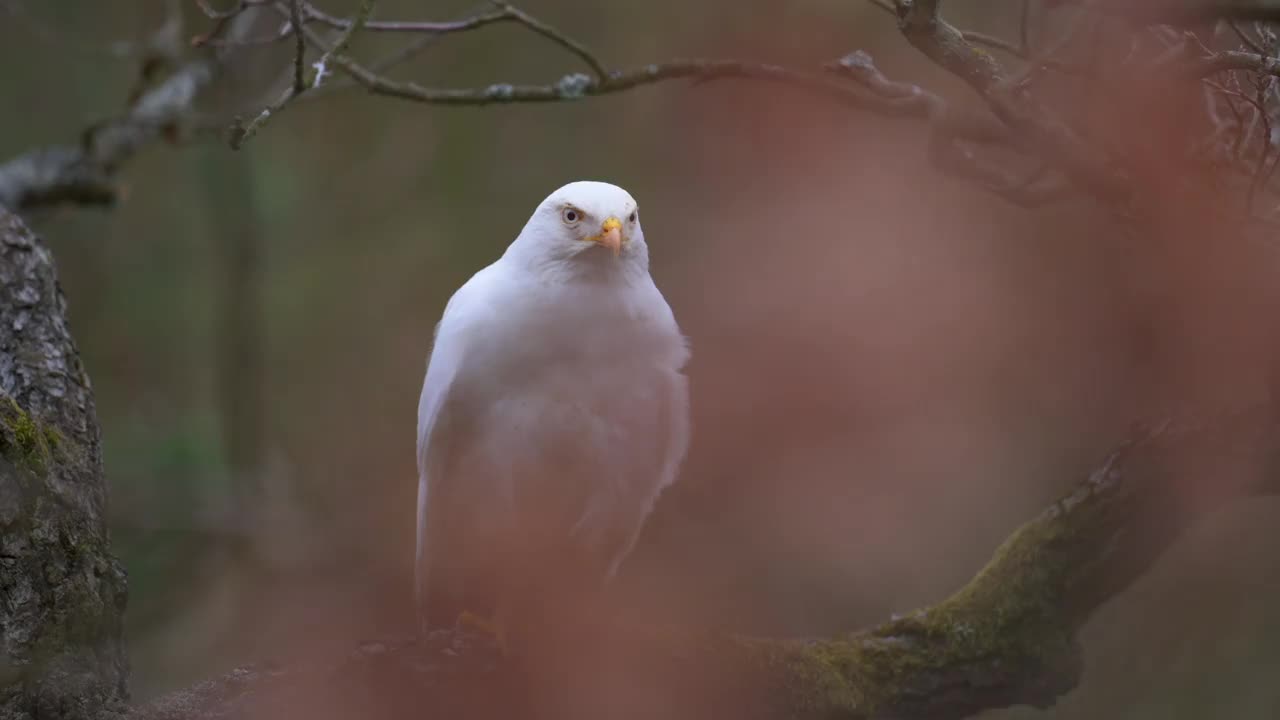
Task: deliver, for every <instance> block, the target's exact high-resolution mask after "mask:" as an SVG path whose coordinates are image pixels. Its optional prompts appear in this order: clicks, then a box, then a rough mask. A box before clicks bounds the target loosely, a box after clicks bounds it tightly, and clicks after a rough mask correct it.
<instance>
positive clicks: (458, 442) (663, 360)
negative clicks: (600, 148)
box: [415, 182, 689, 627]
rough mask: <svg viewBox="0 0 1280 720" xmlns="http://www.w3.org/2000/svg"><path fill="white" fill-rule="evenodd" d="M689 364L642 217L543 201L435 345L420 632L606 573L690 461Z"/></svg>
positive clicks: (591, 187) (423, 425)
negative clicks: (445, 615) (438, 618)
mask: <svg viewBox="0 0 1280 720" xmlns="http://www.w3.org/2000/svg"><path fill="white" fill-rule="evenodd" d="M688 357H689V352H688V349H687V346H686V342H685V339H684V337H683V335H682V334H681V333H680V330H679V328H678V326H677V325H676V322H675V318H674V317H673V315H672V312H671V308H670V307H669V306H668V305H667V302H666V301H665V299H664V298H663V297H662V294H661V293H660V292H659V291H658V289H657V287H656V286H655V285H654V283H653V280H652V278H650V276H649V256H648V248H647V246H646V245H645V240H644V233H643V232H642V231H641V228H640V221H639V217H638V214H637V210H636V203H635V200H634V199H632V197H631V196H630V195H629V194H628V193H627V192H626V191H625V190H623V189H622V188H619V187H617V186H614V185H610V184H607V183H600V182H575V183H571V184H569V185H566V186H564V187H562V188H560V189H559V190H557V191H555V192H554V193H552V194H551V195H550V196H549V197H548V198H547V199H546V200H544V201H543V202H542V203H541V204H540V205H539V206H538V208H537V210H535V211H534V213H533V215H532V217H530V218H529V221H528V223H527V224H526V225H525V226H524V229H523V230H522V231H521V232H520V235H519V236H518V237H517V238H516V239H515V241H514V242H512V243H511V245H510V246H509V247H508V248H507V251H506V253H505V254H503V256H502V257H501V258H500V259H499V260H497V261H496V262H494V263H493V264H492V265H489V266H488V267H486V268H484V269H483V270H481V271H480V272H478V273H476V274H475V275H474V276H473V277H472V278H471V279H470V280H469V281H467V283H466V284H464V285H463V286H462V287H461V288H460V289H459V290H458V291H457V292H456V293H454V295H453V297H452V298H451V299H450V300H449V303H448V305H447V306H446V308H445V311H444V316H443V318H442V319H441V320H440V323H439V325H438V326H437V328H436V334H435V344H434V347H433V349H432V352H431V358H430V361H429V363H428V367H427V374H426V380H425V382H424V384H423V388H422V398H421V401H420V403H419V406H418V473H419V484H418V524H417V556H416V583H415V591H416V594H417V605H418V610H419V616H420V619H421V621H422V622H423V623H424V627H425V625H426V623H427V621H428V620H427V619H428V615H427V611H428V607H429V605H430V604H432V603H436V602H437V601H438V600H441V599H448V600H449V601H450V602H449V603H448V605H451V607H449V610H451V611H456V610H458V609H461V607H459V606H461V605H465V606H466V608H467V609H469V610H480V609H483V608H480V607H476V606H475V604H476V603H482V604H485V605H489V607H490V609H492V610H493V611H494V612H495V613H498V614H502V613H503V612H504V611H510V610H511V609H512V606H517V607H518V606H521V605H526V604H530V603H536V602H538V600H539V599H540V597H542V596H545V595H546V594H548V593H550V592H552V591H553V590H556V589H560V590H564V589H571V588H579V589H583V590H589V589H590V588H592V587H593V586H595V585H598V584H599V583H600V582H602V581H603V580H605V579H607V578H608V577H610V576H611V575H612V574H613V573H614V572H615V571H616V569H617V567H618V565H619V563H620V562H621V561H622V560H623V558H624V557H626V555H627V554H628V553H629V552H630V550H631V548H632V547H633V545H634V544H635V541H636V538H637V536H638V535H639V532H640V529H641V526H642V525H643V523H644V521H645V518H646V517H647V516H648V514H649V512H650V510H651V509H652V508H653V504H654V501H655V500H656V499H657V497H658V494H659V492H660V491H661V490H662V489H663V488H664V487H666V486H667V485H670V484H671V483H672V482H673V481H674V480H675V478H676V474H677V471H678V468H679V465H680V463H681V461H682V459H683V457H684V455H685V451H686V449H687V446H688V437H689V422H688V389H687V384H686V380H685V377H684V375H682V374H681V369H682V367H683V366H684V364H685V362H686V360H687V359H688ZM429 601H430V602H429ZM433 615H434V613H433Z"/></svg>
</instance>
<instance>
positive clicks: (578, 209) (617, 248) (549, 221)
mask: <svg viewBox="0 0 1280 720" xmlns="http://www.w3.org/2000/svg"><path fill="white" fill-rule="evenodd" d="M512 248H513V249H517V250H519V251H520V252H521V254H524V255H526V256H527V257H530V258H531V259H536V260H537V261H539V262H563V261H572V262H573V263H574V264H581V265H583V266H584V269H585V267H598V268H600V269H601V270H602V271H607V270H609V269H611V268H615V267H616V268H619V269H621V268H627V267H641V268H643V269H647V267H648V249H647V248H646V247H645V244H644V233H643V232H642V231H641V229H640V214H639V209H638V208H637V206H636V201H635V199H634V198H632V197H631V194H630V193H628V192H627V191H626V190H623V189H622V188H620V187H618V186H617V185H611V184H609V183H604V182H594V181H579V182H573V183H569V184H568V185H565V186H564V187H562V188H560V189H558V190H556V191H555V192H553V193H551V194H550V195H549V196H547V199H546V200H543V201H542V203H541V204H539V205H538V209H537V210H535V211H534V212H533V216H532V217H530V218H529V222H528V223H526V224H525V227H524V230H522V231H521V233H520V237H518V238H517V239H516V241H515V242H514V243H513V244H512Z"/></svg>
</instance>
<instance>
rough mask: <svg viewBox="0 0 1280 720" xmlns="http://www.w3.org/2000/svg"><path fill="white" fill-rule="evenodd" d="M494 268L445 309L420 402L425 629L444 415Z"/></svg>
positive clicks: (418, 573) (417, 576)
mask: <svg viewBox="0 0 1280 720" xmlns="http://www.w3.org/2000/svg"><path fill="white" fill-rule="evenodd" d="M494 272H495V268H494V266H492V265H491V266H489V267H488V268H485V269H484V270H481V271H480V272H478V273H476V274H475V276H473V277H472V278H471V279H470V280H469V281H467V282H466V283H465V284H464V285H463V286H462V287H461V288H459V289H458V291H457V292H455V293H454V294H453V297H451V298H450V299H449V302H448V304H447V305H446V306H445V310H444V315H443V316H442V317H441V319H440V323H439V324H438V325H437V326H436V330H435V337H434V342H433V344H432V348H431V358H430V360H429V361H428V363H427V374H426V377H425V379H424V380H423V383H422V395H421V397H420V398H419V400H418V518H417V542H416V551H415V554H414V597H415V600H416V605H417V608H418V613H419V622H420V624H422V625H423V627H424V628H425V620H426V614H425V613H426V605H427V592H428V587H427V582H428V575H429V574H430V570H431V568H430V567H429V562H428V547H427V536H428V532H427V509H428V507H429V504H430V502H431V486H432V485H433V484H435V485H439V483H441V482H442V481H444V478H442V477H440V475H441V472H440V470H441V469H442V467H443V465H444V462H443V461H444V455H445V453H446V452H447V451H448V449H449V447H450V446H451V444H452V443H451V441H450V439H449V438H448V437H447V435H448V424H447V423H443V424H442V423H441V422H440V417H441V413H442V411H443V410H444V407H445V404H446V402H447V401H448V398H449V391H450V388H451V387H452V386H453V382H454V380H455V379H456V378H457V376H458V371H459V368H461V367H462V364H463V361H464V358H465V355H466V351H467V343H466V342H465V337H466V336H465V333H464V332H463V331H464V330H465V328H466V326H467V324H468V323H469V322H470V321H471V320H473V319H474V317H475V316H476V315H477V314H482V313H483V312H484V297H483V295H484V289H483V288H484V286H485V285H486V283H487V281H488V280H489V279H490V278H491V276H492V275H493V274H494Z"/></svg>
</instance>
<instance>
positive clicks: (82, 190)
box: [0, 59, 216, 211]
mask: <svg viewBox="0 0 1280 720" xmlns="http://www.w3.org/2000/svg"><path fill="white" fill-rule="evenodd" d="M215 73H216V66H215V64H214V63H213V62H212V61H210V60H207V59H201V60H193V61H191V62H188V63H187V64H186V65H184V66H182V67H181V68H179V69H178V70H177V71H175V72H174V73H173V74H172V75H170V76H169V77H168V78H167V79H166V80H164V81H163V82H161V83H160V84H158V85H156V86H155V87H153V88H152V89H150V90H149V91H147V92H146V93H145V94H143V95H142V96H141V97H139V98H138V100H137V101H136V102H135V103H134V104H133V106H132V108H130V110H129V112H128V113H126V114H125V115H124V116H123V117H120V118H117V119H114V120H110V121H107V122H104V123H100V124H98V125H97V126H95V127H93V128H90V129H89V130H88V131H87V132H86V133H85V134H84V137H83V138H82V141H81V143H80V145H78V146H74V147H73V146H55V147H49V148H40V149H37V150H33V151H31V152H28V153H25V154H23V155H20V156H18V157H17V158H14V159H13V160H10V161H9V162H7V163H5V164H3V165H0V206H4V207H7V208H10V209H12V210H14V211H23V210H29V209H32V208H36V207H42V206H47V205H55V204H61V203H76V204H89V205H103V204H111V203H113V202H115V200H116V199H117V198H118V197H119V194H120V189H119V187H118V186H117V185H116V183H115V181H114V176H115V173H116V170H117V169H118V168H119V167H120V165H121V164H122V163H123V162H124V161H125V160H127V159H129V158H130V157H132V156H133V155H134V154H136V153H137V152H138V151H139V150H140V149H142V147H144V146H145V145H146V144H148V143H150V142H152V141H154V140H156V139H158V138H161V137H165V136H166V135H169V134H172V133H174V132H175V131H176V130H177V128H178V127H179V126H180V124H181V123H182V121H183V119H184V118H185V117H186V116H187V115H188V114H189V113H190V111H191V107H192V103H193V101H194V100H195V98H196V96H197V95H198V93H199V92H200V91H201V90H202V89H203V88H204V87H205V86H207V85H208V84H209V83H210V82H211V81H212V80H213V79H214V77H215Z"/></svg>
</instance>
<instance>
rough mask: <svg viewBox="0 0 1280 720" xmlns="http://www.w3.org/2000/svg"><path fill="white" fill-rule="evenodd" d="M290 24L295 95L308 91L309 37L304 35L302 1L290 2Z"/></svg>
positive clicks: (291, 0) (294, 0)
mask: <svg viewBox="0 0 1280 720" xmlns="http://www.w3.org/2000/svg"><path fill="white" fill-rule="evenodd" d="M289 23H290V28H291V29H292V31H293V37H294V40H295V47H294V51H293V94H294V95H298V94H300V93H301V92H302V91H303V90H306V89H307V80H306V75H307V65H306V63H307V36H306V35H303V34H302V0H289Z"/></svg>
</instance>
